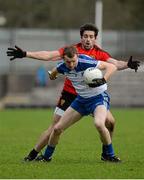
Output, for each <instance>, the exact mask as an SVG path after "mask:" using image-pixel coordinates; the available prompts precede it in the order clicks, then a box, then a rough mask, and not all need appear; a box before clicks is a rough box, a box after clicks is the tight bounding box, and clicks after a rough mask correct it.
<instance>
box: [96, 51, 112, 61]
mask: <svg viewBox="0 0 144 180" xmlns="http://www.w3.org/2000/svg"><path fill="white" fill-rule="evenodd" d="M110 57H111V55H110V54H109V53H108V52H106V51H104V50H99V54H98V57H97V59H99V60H101V61H107V60H108V59H109V58H110Z"/></svg>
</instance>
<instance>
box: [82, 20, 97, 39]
mask: <svg viewBox="0 0 144 180" xmlns="http://www.w3.org/2000/svg"><path fill="white" fill-rule="evenodd" d="M84 31H94V32H95V38H96V36H97V35H98V31H99V30H98V28H97V27H96V26H95V25H94V24H92V23H86V24H84V25H82V26H81V27H80V36H81V37H82V36H83V33H84Z"/></svg>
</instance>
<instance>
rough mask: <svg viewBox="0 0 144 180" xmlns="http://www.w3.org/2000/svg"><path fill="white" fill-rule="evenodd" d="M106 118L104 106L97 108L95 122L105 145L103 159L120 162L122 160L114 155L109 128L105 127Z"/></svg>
mask: <svg viewBox="0 0 144 180" xmlns="http://www.w3.org/2000/svg"><path fill="white" fill-rule="evenodd" d="M106 116H107V109H106V107H105V106H104V105H99V106H97V107H96V109H95V111H94V122H95V126H96V128H97V130H98V132H99V134H100V138H101V141H102V143H103V145H104V149H103V150H104V151H103V153H102V157H101V159H102V160H103V161H110V162H120V159H119V158H118V157H116V156H115V154H114V149H113V146H112V140H111V136H110V133H109V131H108V129H107V127H106V126H105V121H106Z"/></svg>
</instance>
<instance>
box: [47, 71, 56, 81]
mask: <svg viewBox="0 0 144 180" xmlns="http://www.w3.org/2000/svg"><path fill="white" fill-rule="evenodd" d="M48 75H49V78H50V80H55V79H57V76H55V77H53V76H52V75H51V71H48Z"/></svg>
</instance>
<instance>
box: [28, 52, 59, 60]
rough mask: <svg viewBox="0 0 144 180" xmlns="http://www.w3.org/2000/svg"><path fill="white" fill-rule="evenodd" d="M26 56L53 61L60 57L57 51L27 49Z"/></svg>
mask: <svg viewBox="0 0 144 180" xmlns="http://www.w3.org/2000/svg"><path fill="white" fill-rule="evenodd" d="M26 57H28V58H32V59H36V60H43V61H54V60H59V59H60V53H59V51H35V52H30V51H27V52H26Z"/></svg>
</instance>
